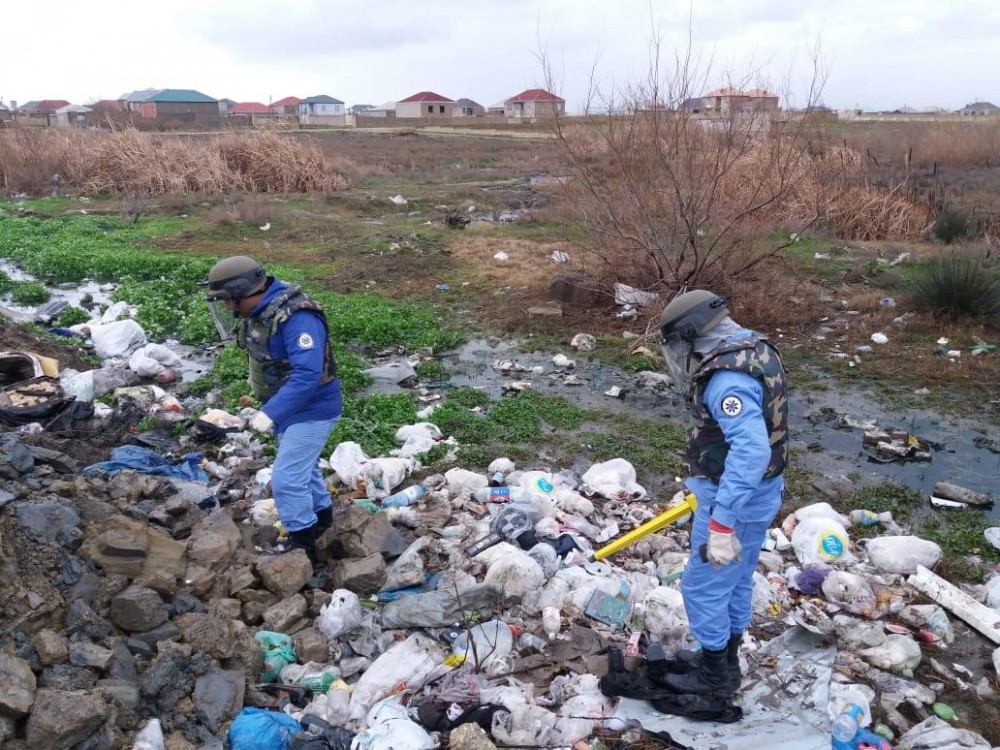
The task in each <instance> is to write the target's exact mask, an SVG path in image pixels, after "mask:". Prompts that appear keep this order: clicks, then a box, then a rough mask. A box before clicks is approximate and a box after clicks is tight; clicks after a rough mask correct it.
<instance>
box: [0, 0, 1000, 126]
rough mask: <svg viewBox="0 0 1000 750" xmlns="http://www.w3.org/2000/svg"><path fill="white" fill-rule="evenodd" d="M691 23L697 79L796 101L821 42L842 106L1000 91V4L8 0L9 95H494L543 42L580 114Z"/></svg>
mask: <svg viewBox="0 0 1000 750" xmlns="http://www.w3.org/2000/svg"><path fill="white" fill-rule="evenodd" d="M689 17H690V20H691V22H690V24H689ZM689 27H690V30H691V34H692V36H693V40H694V42H693V51H694V54H695V56H696V58H697V59H698V60H700V65H699V73H698V75H693V76H690V77H691V78H693V79H694V81H695V84H696V85H695V87H696V88H699V89H700V88H701V86H702V84H704V86H705V87H707V88H714V87H715V86H718V85H723V84H726V83H729V82H730V81H733V82H737V83H740V82H743V81H744V80H745V79H751V81H752V83H753V84H765V85H767V86H768V87H769V88H773V89H778V90H780V91H781V92H782V93H783V94H788V95H789V96H791V98H792V100H793V103H794V104H796V105H801V104H802V103H804V101H805V100H806V98H807V90H808V83H809V81H810V80H811V78H812V72H813V64H812V63H813V60H814V59H815V58H816V53H815V51H816V48H817V45H818V46H819V49H820V51H821V59H822V67H823V70H824V72H825V77H826V82H825V85H824V89H823V93H822V99H823V101H824V102H825V103H826V104H827V105H829V106H832V107H835V108H838V109H839V108H845V107H855V106H860V107H863V108H865V109H893V108H896V107H901V106H904V105H906V106H911V107H925V106H930V105H938V106H944V107H948V108H951V109H954V108H958V107H961V106H962V105H964V104H966V103H968V102H971V101H975V100H983V99H985V100H991V101H993V102H994V103H997V104H1000V76H998V75H997V73H998V71H1000V63H998V59H997V51H998V50H1000V0H948V1H943V0H835V1H834V2H831V1H830V0H693V2H689V1H688V0H370V1H365V0H280V2H279V1H276V0H238V1H237V0H166V2H155V3H154V2H146V1H145V0H28V1H26V2H25V1H23V0H22V1H19V2H6V3H4V8H3V21H2V26H0V28H2V32H0V52H2V54H3V62H2V63H0V99H3V100H4V101H6V102H9V101H10V100H16V101H19V102H22V103H23V102H26V101H29V100H31V99H67V100H69V101H71V102H73V103H87V102H90V101H95V100H97V99H115V98H117V97H118V96H120V95H121V94H122V93H124V92H128V91H132V90H135V89H143V88H148V87H154V88H193V89H197V90H199V91H202V92H203V93H206V94H208V95H209V96H212V97H215V98H223V97H228V98H230V99H234V100H236V101H259V102H263V103H267V102H268V101H269V100H271V101H273V100H277V99H280V98H282V97H285V96H289V95H294V96H298V97H306V96H312V95H317V94H328V95H330V96H333V97H336V98H337V99H340V100H342V101H344V102H346V103H347V104H348V105H351V104H357V103H367V104H381V103H383V102H387V101H396V100H399V99H403V98H405V97H407V96H410V95H411V94H414V93H416V92H418V91H423V90H431V91H435V92H437V93H439V94H442V95H444V96H447V97H449V98H452V99H458V98H462V97H468V98H471V99H474V100H476V101H478V102H479V103H480V104H483V105H490V104H493V103H494V102H498V101H502V100H503V99H506V98H509V97H510V96H513V95H514V94H516V93H518V92H520V91H522V90H523V89H527V88H534V87H536V86H545V85H546V76H545V74H544V72H543V67H542V65H541V63H540V62H539V51H540V50H545V53H546V56H547V58H548V60H549V63H550V66H551V70H552V72H553V74H554V76H553V80H554V81H555V85H554V86H553V88H554V89H555V90H556V93H559V94H560V95H561V96H563V97H564V98H565V99H566V100H567V106H568V108H569V110H570V111H571V112H576V111H579V110H580V109H581V108H582V107H583V105H584V102H585V101H586V100H587V94H588V84H589V81H590V80H591V77H592V73H593V77H594V80H596V81H597V84H598V89H599V91H600V93H601V94H603V95H604V98H605V99H606V98H607V97H608V96H609V95H610V94H611V92H613V91H620V90H622V89H623V88H624V87H627V86H628V85H629V84H630V83H633V82H635V81H638V80H641V79H642V78H644V77H645V76H646V75H647V74H648V71H649V70H650V41H651V39H652V38H653V37H654V36H655V35H658V36H659V38H660V39H661V55H660V58H661V63H662V64H663V65H664V67H670V66H671V65H672V64H673V60H674V51H675V49H677V48H678V47H679V46H682V45H683V44H684V40H685V39H686V36H687V32H688V29H689ZM709 62H711V65H709ZM696 93H700V92H696Z"/></svg>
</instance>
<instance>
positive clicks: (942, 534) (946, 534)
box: [915, 508, 1000, 583]
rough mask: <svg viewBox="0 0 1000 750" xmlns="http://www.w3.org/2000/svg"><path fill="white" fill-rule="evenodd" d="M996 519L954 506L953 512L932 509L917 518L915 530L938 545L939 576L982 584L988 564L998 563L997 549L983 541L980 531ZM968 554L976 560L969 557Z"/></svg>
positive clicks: (999, 557) (999, 552)
mask: <svg viewBox="0 0 1000 750" xmlns="http://www.w3.org/2000/svg"><path fill="white" fill-rule="evenodd" d="M995 525H996V522H995V520H994V519H991V518H990V517H989V516H988V515H986V514H985V513H983V512H982V511H978V510H974V509H971V508H970V509H957V510H955V511H954V512H951V513H949V512H940V513H938V512H932V513H931V515H928V516H922V517H920V518H919V523H917V524H915V526H916V532H917V534H918V535H919V536H921V537H923V538H924V539H930V540H931V541H932V542H936V543H937V544H938V545H940V547H941V551H942V552H943V553H944V554H943V557H942V561H941V570H940V571H939V572H940V573H941V574H942V575H944V576H945V577H946V578H948V579H950V580H955V579H957V580H962V581H969V582H971V583H983V582H984V581H985V579H986V574H987V573H988V572H989V569H990V566H992V565H995V564H996V563H997V562H1000V550H997V549H996V548H995V547H994V546H993V545H992V544H990V543H989V542H987V541H986V538H985V537H984V536H983V532H984V531H986V529H988V528H990V527H991V526H995ZM970 556H975V557H977V558H979V560H980V561H979V562H974V561H971V560H969V559H968V558H969V557H970Z"/></svg>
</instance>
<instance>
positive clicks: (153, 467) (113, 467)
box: [83, 445, 208, 483]
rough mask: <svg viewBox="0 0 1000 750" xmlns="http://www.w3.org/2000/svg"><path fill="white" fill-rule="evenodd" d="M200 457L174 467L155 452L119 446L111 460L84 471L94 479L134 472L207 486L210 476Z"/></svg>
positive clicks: (190, 457)
mask: <svg viewBox="0 0 1000 750" xmlns="http://www.w3.org/2000/svg"><path fill="white" fill-rule="evenodd" d="M201 459H202V455H201V454H200V453H188V454H187V455H185V456H184V457H183V458H182V459H181V460H180V461H179V462H177V463H174V462H171V461H169V460H167V459H166V458H164V457H163V456H161V455H160V454H159V453H157V452H156V451H151V450H149V449H148V448H142V447H140V446H138V445H120V446H118V447H117V448H114V449H112V451H111V459H110V460H109V461H102V462H100V463H96V464H91V465H90V466H88V467H87V468H85V469H84V470H83V475H84V476H93V475H95V474H97V473H99V472H101V471H105V472H107V473H108V474H109V475H110V476H114V475H115V474H117V473H119V472H121V471H126V470H128V469H132V470H134V471H138V472H139V473H140V474H152V475H156V476H164V477H174V478H176V479H188V480H190V481H192V482H205V483H207V482H208V474H206V473H205V471H204V469H202V468H201V467H200V466H199V465H198V464H199V463H201Z"/></svg>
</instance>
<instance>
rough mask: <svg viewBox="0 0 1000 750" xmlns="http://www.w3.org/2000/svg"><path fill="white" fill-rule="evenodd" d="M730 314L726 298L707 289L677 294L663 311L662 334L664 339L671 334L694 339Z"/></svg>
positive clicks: (661, 316)
mask: <svg viewBox="0 0 1000 750" xmlns="http://www.w3.org/2000/svg"><path fill="white" fill-rule="evenodd" d="M727 315H729V308H728V307H727V306H726V300H725V298H723V297H720V296H719V295H717V294H713V293H712V292H710V291H708V290H707V289H695V290H694V291H691V292H686V293H684V294H681V295H678V296H677V297H674V298H673V299H672V300H671V301H670V304H668V305H667V306H666V307H664V308H663V312H662V313H661V314H660V333H661V334H663V339H664V341H665V340H666V339H667V338H669V337H670V336H671V335H673V334H676V335H678V336H680V338H681V339H682V340H683V341H687V342H689V343H690V342H692V341H694V340H695V339H696V338H698V337H699V336H701V335H702V334H704V333H706V332H707V331H710V330H712V329H713V328H715V326H717V325H718V324H719V321H721V320H722V319H723V318H724V317H726V316H727Z"/></svg>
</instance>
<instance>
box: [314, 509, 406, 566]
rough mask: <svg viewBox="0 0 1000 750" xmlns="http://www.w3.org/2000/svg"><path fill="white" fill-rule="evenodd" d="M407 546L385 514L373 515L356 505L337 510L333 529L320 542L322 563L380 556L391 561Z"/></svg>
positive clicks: (318, 546)
mask: <svg viewBox="0 0 1000 750" xmlns="http://www.w3.org/2000/svg"><path fill="white" fill-rule="evenodd" d="M407 546H408V545H407V543H406V540H405V539H404V538H403V535H402V534H400V532H399V531H398V530H397V529H396V528H395V527H394V526H393V525H392V522H391V521H390V520H389V517H388V516H387V515H386V514H385V513H376V514H375V515H372V514H370V513H369V512H368V511H366V510H365V509H364V508H361V507H359V506H357V505H354V504H350V505H335V506H334V509H333V525H332V526H331V527H330V529H329V530H328V531H327V532H326V533H324V534H323V536H321V537H320V539H319V541H318V542H317V550H318V552H319V555H320V557H321V558H323V559H329V558H330V557H334V558H340V559H343V558H347V557H367V556H368V555H370V554H372V553H374V552H378V553H381V554H382V555H383V556H384V557H385V558H386V559H387V560H392V559H395V558H397V557H399V556H400V555H401V554H402V553H403V550H405V549H406V547H407Z"/></svg>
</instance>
